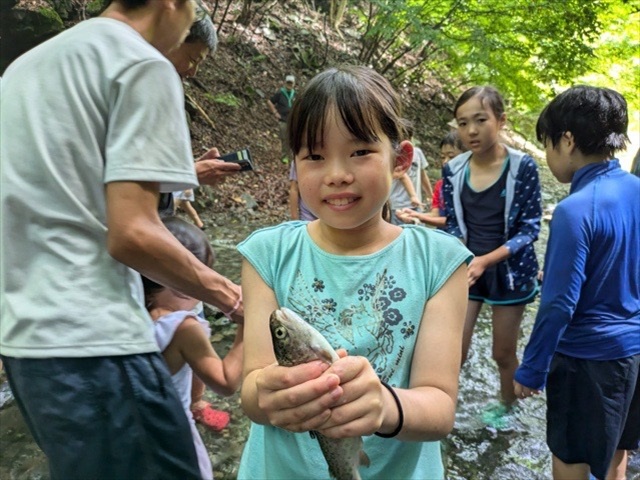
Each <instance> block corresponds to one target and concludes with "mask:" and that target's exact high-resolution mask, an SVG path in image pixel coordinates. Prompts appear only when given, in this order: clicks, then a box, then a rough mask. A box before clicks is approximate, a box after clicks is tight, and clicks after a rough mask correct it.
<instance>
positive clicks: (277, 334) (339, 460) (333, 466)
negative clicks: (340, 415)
mask: <svg viewBox="0 0 640 480" xmlns="http://www.w3.org/2000/svg"><path fill="white" fill-rule="evenodd" d="M269 327H270V328H271V339H272V340H273V350H274V352H275V355H276V359H277V360H278V364H279V365H282V366H284V367H292V366H294V365H299V364H301V363H307V362H311V361H313V360H322V361H323V362H326V363H328V364H332V363H333V362H335V361H336V360H338V359H339V357H338V354H337V353H336V352H335V350H334V349H333V348H332V347H331V345H329V342H327V340H326V339H325V338H324V337H323V336H322V334H321V333H320V332H318V331H317V330H316V329H315V328H313V327H312V326H311V325H309V324H308V323H307V322H305V321H304V320H303V319H302V318H300V317H299V316H298V315H297V314H296V313H295V312H293V311H292V310H289V309H288V308H281V309H280V310H274V312H273V313H272V314H271V318H270V319H269ZM309 433H310V434H311V436H312V437H314V438H317V439H318V443H319V444H320V449H321V450H322V454H323V455H324V458H325V460H326V461H327V463H328V465H329V475H331V478H334V479H336V480H360V473H359V472H358V467H359V466H360V465H364V466H367V467H368V466H369V457H367V455H366V453H364V451H363V450H362V438H361V437H351V438H328V437H325V436H324V435H322V434H321V433H319V432H315V431H311V432H309Z"/></svg>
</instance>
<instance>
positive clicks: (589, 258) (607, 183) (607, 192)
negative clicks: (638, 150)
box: [515, 159, 640, 389]
mask: <svg viewBox="0 0 640 480" xmlns="http://www.w3.org/2000/svg"><path fill="white" fill-rule="evenodd" d="M550 231H551V233H550V236H549V242H548V245H547V252H546V257H545V266H544V283H543V286H542V295H541V300H540V308H539V310H538V315H537V317H536V321H535V325H534V328H533V332H532V333H531V338H530V339H529V344H528V345H527V347H526V349H525V352H524V358H523V361H522V365H521V366H520V368H518V370H517V371H516V375H515V379H516V381H518V382H519V383H520V384H522V385H524V386H526V387H529V388H533V389H541V388H544V386H545V384H546V378H547V373H548V371H549V365H550V364H551V359H552V358H553V355H554V353H555V352H559V353H562V354H565V355H568V356H571V357H575V358H582V359H590V360H615V359H618V358H625V357H628V356H631V355H635V354H638V353H640V179H639V178H637V177H635V176H633V175H631V174H629V173H627V172H625V171H624V170H622V169H621V168H620V163H619V162H618V161H617V160H615V159H614V160H610V161H607V162H603V163H597V164H590V165H587V166H586V167H583V168H581V169H580V170H578V171H577V172H576V173H575V174H574V177H573V181H572V182H571V191H570V194H569V196H568V197H567V198H565V199H564V200H563V201H561V202H560V203H559V204H558V206H557V207H556V209H555V211H554V214H553V219H552V221H551V230H550Z"/></svg>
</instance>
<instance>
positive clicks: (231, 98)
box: [205, 93, 242, 107]
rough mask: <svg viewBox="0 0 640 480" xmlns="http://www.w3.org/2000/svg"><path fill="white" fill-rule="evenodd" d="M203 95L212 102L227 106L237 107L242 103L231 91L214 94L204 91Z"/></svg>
mask: <svg viewBox="0 0 640 480" xmlns="http://www.w3.org/2000/svg"><path fill="white" fill-rule="evenodd" d="M205 97H206V98H207V99H208V100H211V101H212V102H215V103H221V104H223V105H227V106H229V107H239V106H240V105H241V104H242V102H241V101H240V99H239V98H238V97H236V96H235V95H234V94H233V93H221V94H219V95H215V96H214V95H211V94H210V93H206V94H205Z"/></svg>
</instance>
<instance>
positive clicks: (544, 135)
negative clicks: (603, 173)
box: [536, 85, 629, 158]
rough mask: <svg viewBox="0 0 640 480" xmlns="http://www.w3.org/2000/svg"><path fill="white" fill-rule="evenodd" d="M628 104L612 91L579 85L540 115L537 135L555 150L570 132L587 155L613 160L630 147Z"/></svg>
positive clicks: (561, 96) (545, 108)
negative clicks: (618, 151) (549, 142)
mask: <svg viewBox="0 0 640 480" xmlns="http://www.w3.org/2000/svg"><path fill="white" fill-rule="evenodd" d="M628 124H629V117H628V116H627V101H626V100H625V99H624V97H623V96H622V95H620V94H619V93H618V92H616V91H615V90H611V89H609V88H598V87H590V86H587V85H578V86H575V87H571V88H570V89H569V90H567V91H565V92H563V93H561V94H560V95H558V96H557V97H556V98H554V99H553V100H552V101H551V103H549V104H548V105H547V106H546V107H544V109H543V110H542V113H541V114H540V117H539V118H538V123H537V124H536V136H537V137H538V140H539V141H540V142H542V143H543V144H544V143H546V141H547V140H550V141H551V145H553V147H554V148H555V147H556V145H558V143H559V142H560V138H561V137H562V135H563V134H564V133H566V132H571V134H572V135H573V138H574V139H575V142H576V147H578V149H579V150H580V151H581V152H582V153H583V154H584V155H606V157H607V158H611V157H613V155H614V153H615V152H616V151H617V150H624V148H626V145H627V142H628V141H629V137H627V126H628Z"/></svg>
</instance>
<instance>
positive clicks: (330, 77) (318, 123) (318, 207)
mask: <svg viewBox="0 0 640 480" xmlns="http://www.w3.org/2000/svg"><path fill="white" fill-rule="evenodd" d="M405 126H406V122H405V120H404V119H403V118H402V112H401V106H400V99H399V96H398V95H397V94H396V93H395V92H394V91H393V89H392V87H391V86H390V84H389V83H388V82H387V81H386V80H385V79H384V78H383V77H382V76H381V75H379V74H377V73H376V72H374V71H373V70H371V69H368V68H364V67H342V68H332V69H329V70H327V71H325V72H323V73H321V74H319V75H317V76H316V77H314V79H312V80H311V82H309V84H308V86H307V87H306V89H305V91H304V93H302V94H301V95H300V96H299V97H298V99H297V100H296V102H295V104H294V106H293V110H292V112H291V115H290V117H289V133H290V135H289V139H290V147H291V150H292V152H293V153H294V156H295V162H296V170H297V174H298V182H299V188H300V195H301V197H302V199H303V200H304V202H305V204H306V205H307V206H308V207H309V209H310V210H311V211H312V212H313V214H314V215H316V216H317V217H318V219H317V220H314V221H312V222H300V221H292V222H286V223H283V224H281V225H278V226H275V227H270V228H265V229H262V230H259V231H257V232H254V233H253V234H252V235H251V236H250V237H249V238H248V239H247V240H245V241H244V242H243V243H241V244H240V245H239V247H238V249H239V250H240V252H241V254H242V255H243V256H244V258H245V259H244V263H243V270H242V288H243V295H244V296H243V298H244V307H245V356H244V381H243V386H242V407H243V409H244V411H245V412H246V413H247V415H248V416H249V417H250V418H251V420H252V421H253V423H252V426H251V431H250V434H249V438H248V440H247V444H246V446H245V449H244V452H243V456H242V460H241V463H240V469H239V472H238V478H241V479H243V478H327V476H328V473H327V460H325V458H326V457H325V458H323V454H322V452H321V450H320V447H319V445H318V442H317V441H316V440H315V439H314V438H312V437H311V436H310V435H309V434H308V433H302V432H308V431H311V430H312V431H317V432H319V433H321V434H322V435H323V436H324V437H326V438H328V439H336V440H337V441H339V439H344V438H348V437H361V436H362V437H363V440H364V446H363V450H364V452H363V454H361V455H356V456H355V457H349V458H351V459H352V460H353V461H354V462H356V463H360V464H364V465H366V463H367V461H366V460H365V455H366V456H367V457H368V458H369V460H370V466H368V467H367V468H364V467H360V468H359V469H358V471H359V474H360V475H361V476H362V478H433V479H437V478H443V477H444V471H443V465H442V460H441V457H440V443H439V442H438V440H439V439H441V438H443V437H445V436H446V435H447V434H448V433H449V432H450V430H451V429H452V427H453V421H454V413H455V406H456V398H457V392H458V374H459V369H460V351H461V348H462V328H463V323H464V314H465V310H466V303H467V280H466V262H468V261H469V260H470V259H471V254H470V252H469V251H468V250H467V249H466V248H465V247H464V246H463V245H462V244H461V243H460V242H459V241H458V240H457V239H455V238H454V237H451V236H449V235H447V234H445V233H442V232H438V231H434V230H430V229H425V228H421V227H416V226H414V225H408V226H404V227H400V226H396V225H392V224H390V223H388V222H385V221H384V220H383V218H382V209H383V206H384V204H385V202H386V201H387V198H388V197H389V191H390V188H391V182H392V180H393V179H394V178H398V177H399V176H401V175H402V174H404V172H406V170H407V168H409V166H410V163H411V159H412V156H413V147H412V145H411V143H410V142H409V141H407V140H406V138H407V137H406V132H405ZM417 251H420V252H422V255H420V256H418V257H416V255H415V252H417ZM281 307H286V308H288V309H290V310H292V311H294V312H295V313H297V314H298V315H300V316H301V317H302V318H303V319H304V320H306V321H307V322H308V323H310V324H311V325H313V326H314V327H315V328H316V329H317V330H318V331H319V332H320V333H321V334H322V335H323V336H324V337H325V338H326V339H327V340H328V343H329V344H330V345H331V346H332V347H333V348H335V349H341V350H342V351H340V358H338V359H335V357H334V359H333V360H314V361H311V362H305V363H301V364H299V365H295V366H291V367H285V366H279V365H277V363H276V356H275V354H274V346H273V343H272V340H271V333H270V327H269V318H270V315H271V313H272V312H273V311H274V310H276V309H279V308H281ZM331 362H332V364H331V365H330V364H329V363H331ZM338 453H339V450H338ZM357 467H358V465H355V468H356V469H357ZM332 475H334V476H335V474H332ZM349 478H351V477H349ZM354 478H358V477H357V476H355V475H354Z"/></svg>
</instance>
